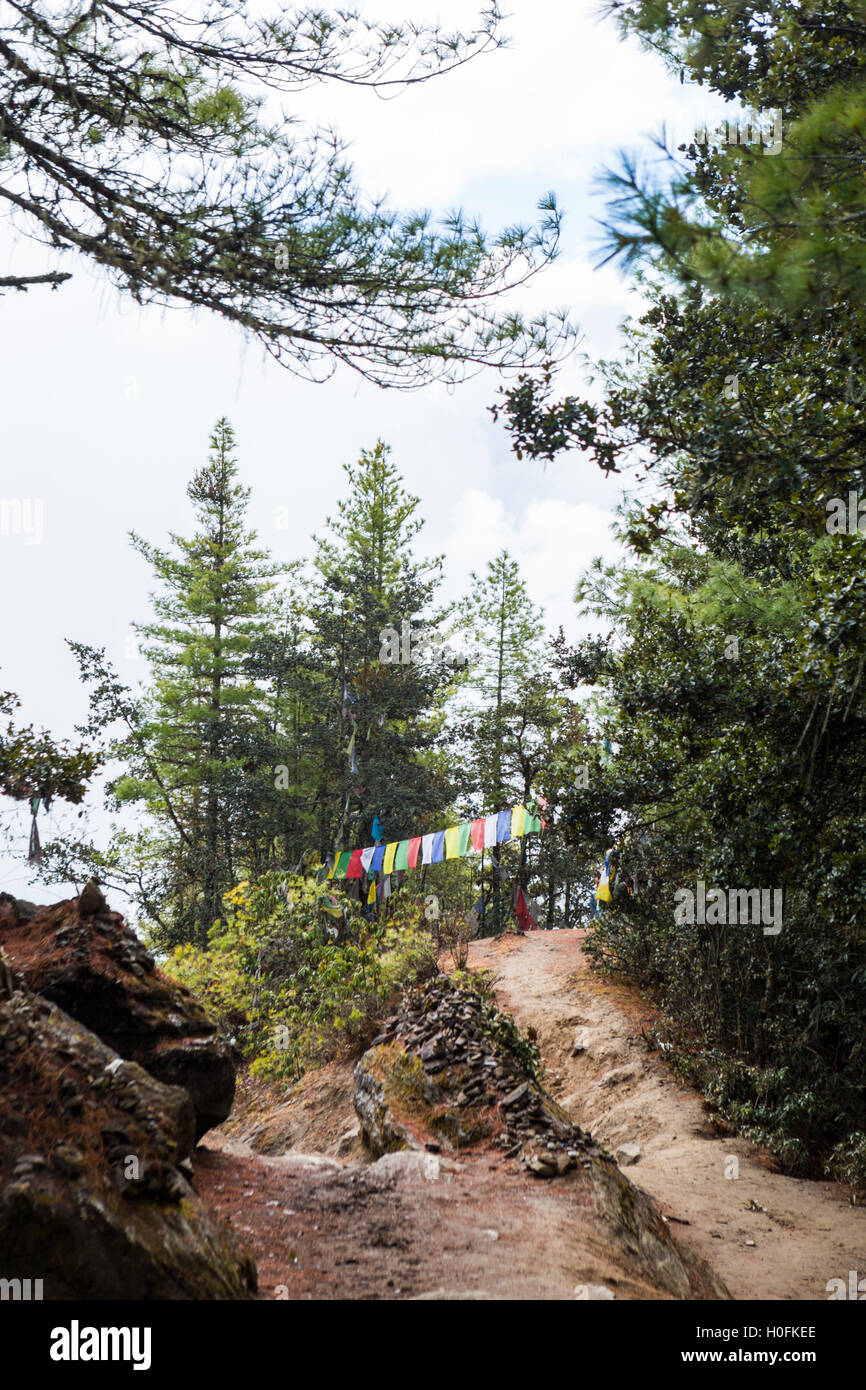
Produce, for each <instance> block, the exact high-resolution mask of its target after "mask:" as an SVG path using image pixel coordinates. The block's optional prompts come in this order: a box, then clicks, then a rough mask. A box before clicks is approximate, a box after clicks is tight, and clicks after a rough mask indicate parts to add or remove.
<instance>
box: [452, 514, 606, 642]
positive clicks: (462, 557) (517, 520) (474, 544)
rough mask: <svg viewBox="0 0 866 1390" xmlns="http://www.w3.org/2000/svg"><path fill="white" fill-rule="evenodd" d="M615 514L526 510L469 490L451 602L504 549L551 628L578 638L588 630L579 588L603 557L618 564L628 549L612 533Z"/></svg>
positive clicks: (456, 531)
mask: <svg viewBox="0 0 866 1390" xmlns="http://www.w3.org/2000/svg"><path fill="white" fill-rule="evenodd" d="M611 520H612V513H611V512H610V511H608V510H605V509H604V508H602V507H597V506H593V505H591V504H589V503H586V502H574V503H570V502H564V501H562V500H561V499H559V498H544V499H542V500H539V501H531V502H528V503H526V505H525V506H524V507H523V508H522V509H520V510H519V511H516V512H512V511H509V510H508V509H507V508H506V505H505V503H504V502H503V500H502V498H500V497H495V496H493V495H492V494H491V493H489V492H485V491H484V490H482V489H480V488H467V489H466V490H465V491H464V492H463V493H462V494H461V496H460V497H459V498H458V499H457V501H456V503H455V504H454V508H453V512H452V523H451V529H450V532H449V534H448V537H447V542H446V549H447V554H448V597H449V598H456V597H458V596H459V595H460V594H462V593H465V592H466V591H467V589H468V587H469V583H470V578H469V576H470V573H471V572H472V571H473V570H474V571H475V572H476V573H479V574H483V573H484V571H485V569H486V567H487V564H488V562H489V561H490V560H492V559H493V558H494V556H496V555H498V554H499V552H500V551H501V550H507V551H508V552H509V554H510V555H511V556H512V557H513V558H514V559H515V560H517V561H518V563H519V565H520V567H521V573H522V576H523V578H524V580H525V581H526V585H527V588H528V591H529V595H530V598H531V600H532V601H533V602H534V603H537V604H539V605H540V606H541V607H542V608H543V609H544V614H545V620H546V625H547V627H548V629H549V630H550V631H555V630H556V628H557V627H559V626H560V624H561V625H562V627H563V628H564V630H565V633H566V636H567V637H569V638H571V639H572V640H573V639H574V638H575V637H576V636H577V635H579V634H580V633H582V632H584V631H587V630H588V628H587V625H586V624H585V623H582V622H579V620H578V618H577V614H576V609H575V605H574V589H575V585H576V583H577V580H578V578H579V577H580V575H581V573H582V572H583V571H584V570H585V569H586V567H587V566H588V565H589V563H590V561H591V560H592V559H593V558H594V557H595V556H596V555H601V556H603V557H604V558H605V559H607V560H614V559H616V558H618V557H620V556H621V555H622V551H621V549H620V547H619V546H618V544H617V542H616V541H615V539H614V537H613V536H612V535H611V533H610V529H609V527H610V522H611Z"/></svg>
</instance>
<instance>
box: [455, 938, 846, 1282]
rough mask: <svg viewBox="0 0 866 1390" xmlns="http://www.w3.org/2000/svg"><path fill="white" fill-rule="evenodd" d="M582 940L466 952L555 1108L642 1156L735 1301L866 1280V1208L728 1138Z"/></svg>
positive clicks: (677, 1220)
mask: <svg viewBox="0 0 866 1390" xmlns="http://www.w3.org/2000/svg"><path fill="white" fill-rule="evenodd" d="M581 941H582V934H581V933H578V932H571V931H567V932H538V933H535V932H533V933H531V934H530V935H528V936H526V937H525V938H508V937H506V938H503V939H502V940H501V941H498V942H492V941H489V942H488V941H485V942H479V943H477V944H476V945H474V946H473V948H472V958H471V963H472V964H473V965H474V966H484V967H487V968H488V969H491V970H493V971H495V973H496V975H497V976H498V977H499V985H498V988H497V997H498V999H499V1002H500V1004H501V1006H502V1007H503V1008H505V1009H507V1010H508V1011H510V1012H511V1013H513V1014H514V1016H515V1018H516V1019H517V1021H518V1022H519V1023H520V1024H521V1025H522V1026H523V1027H524V1028H525V1027H528V1026H529V1025H532V1026H533V1027H535V1029H536V1030H537V1032H538V1034H539V1043H540V1045H541V1049H542V1053H543V1056H544V1060H545V1064H546V1066H547V1067H548V1070H549V1073H550V1075H548V1077H547V1079H546V1084H547V1086H548V1089H549V1090H551V1092H552V1093H553V1094H554V1095H555V1096H556V1098H557V1099H558V1100H559V1102H560V1104H561V1105H562V1106H563V1107H564V1108H565V1109H566V1110H567V1111H568V1113H569V1114H570V1115H571V1116H572V1118H573V1119H575V1120H576V1121H577V1122H578V1123H579V1124H581V1125H583V1126H584V1128H585V1129H588V1130H590V1131H591V1132H592V1134H593V1136H594V1138H596V1139H597V1140H598V1141H599V1142H600V1143H602V1144H603V1145H605V1147H607V1148H608V1149H610V1150H611V1151H614V1150H616V1149H617V1147H618V1146H619V1145H623V1144H629V1145H631V1144H635V1145H637V1146H638V1148H639V1150H640V1156H639V1157H638V1159H637V1161H636V1162H635V1163H634V1164H633V1165H630V1166H628V1167H627V1168H626V1169H625V1171H627V1172H628V1175H629V1177H630V1178H631V1179H632V1181H633V1182H635V1183H636V1184H637V1185H638V1186H639V1187H641V1188H643V1190H644V1191H645V1192H647V1193H649V1194H650V1196H652V1197H654V1198H655V1199H656V1201H657V1202H658V1203H659V1204H660V1206H661V1209H662V1212H663V1213H664V1214H665V1215H666V1216H668V1218H669V1220H670V1222H671V1225H672V1227H673V1228H674V1229H676V1232H677V1236H678V1238H679V1240H680V1242H681V1243H682V1244H684V1245H687V1246H688V1247H690V1248H691V1249H692V1250H694V1251H695V1252H696V1253H698V1254H700V1255H702V1256H703V1257H704V1259H706V1260H707V1262H708V1263H709V1264H710V1265H711V1266H712V1268H713V1269H714V1270H715V1271H716V1272H717V1273H718V1274H719V1275H720V1276H721V1278H722V1279H723V1280H724V1282H725V1284H726V1285H727V1287H728V1288H729V1289H730V1291H731V1293H732V1294H733V1296H734V1298H758V1299H816V1300H817V1299H826V1298H827V1297H828V1293H827V1288H826V1285H827V1283H828V1281H829V1280H831V1279H834V1278H841V1279H844V1280H846V1282H847V1279H848V1271H849V1270H852V1269H856V1270H859V1271H860V1276H861V1277H862V1276H863V1275H864V1274H866V1208H863V1207H859V1206H852V1205H851V1203H850V1200H849V1197H848V1194H847V1193H846V1191H845V1190H844V1189H843V1188H842V1187H840V1186H839V1185H838V1184H835V1183H823V1182H809V1181H805V1180H798V1179H796V1178H791V1177H787V1176H784V1175H783V1174H780V1173H777V1172H774V1171H773V1164H772V1160H771V1159H770V1158H769V1156H768V1155H766V1154H764V1153H763V1152H762V1151H761V1150H759V1149H757V1148H756V1147H755V1145H753V1144H750V1143H748V1142H747V1141H746V1140H743V1139H737V1138H731V1137H730V1136H727V1137H720V1136H719V1135H718V1134H717V1133H716V1131H715V1129H714V1128H713V1127H712V1125H711V1123H710V1122H709V1119H708V1115H707V1110H706V1108H705V1106H704V1103H703V1101H702V1100H701V1098H700V1096H698V1095H697V1094H696V1093H695V1092H694V1091H693V1090H692V1089H691V1088H690V1087H688V1086H686V1085H685V1084H684V1083H682V1082H680V1081H679V1080H678V1079H677V1078H676V1077H675V1076H674V1075H673V1074H672V1072H671V1071H670V1069H669V1068H668V1067H666V1066H665V1065H664V1063H663V1062H662V1060H661V1059H660V1058H659V1057H658V1055H657V1054H653V1053H650V1052H648V1050H647V1047H646V1044H645V1043H644V1041H643V1038H642V1036H641V1028H642V1027H643V1026H644V1024H645V1023H647V1022H648V1021H649V1019H650V1012H651V1011H650V1009H649V1008H648V1006H647V1005H646V1004H645V1003H644V1001H642V1000H641V998H640V996H639V995H637V994H636V992H634V991H631V990H629V989H627V988H624V987H622V986H618V985H614V984H611V983H609V982H607V981H605V980H603V979H602V978H600V977H599V975H598V974H597V973H596V972H594V971H592V970H590V967H589V963H588V961H587V958H586V957H585V956H584V954H583V951H582V950H581ZM576 1049H577V1050H576Z"/></svg>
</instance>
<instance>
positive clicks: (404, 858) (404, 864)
mask: <svg viewBox="0 0 866 1390" xmlns="http://www.w3.org/2000/svg"><path fill="white" fill-rule="evenodd" d="M408 867H409V841H408V840H400V841H399V843H398V845H397V853H396V854H395V855H394V868H395V869H408Z"/></svg>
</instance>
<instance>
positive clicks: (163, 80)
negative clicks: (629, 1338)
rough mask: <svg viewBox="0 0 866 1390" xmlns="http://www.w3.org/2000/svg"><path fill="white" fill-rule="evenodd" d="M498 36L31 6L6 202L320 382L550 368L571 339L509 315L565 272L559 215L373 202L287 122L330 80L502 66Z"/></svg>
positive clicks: (0, 132)
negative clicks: (513, 297)
mask: <svg viewBox="0 0 866 1390" xmlns="http://www.w3.org/2000/svg"><path fill="white" fill-rule="evenodd" d="M500 28H501V15H500V14H499V11H498V10H497V8H496V6H495V5H494V6H492V7H490V8H489V9H488V10H487V11H486V12H485V13H483V14H482V15H481V16H480V20H479V24H478V26H477V27H476V28H475V29H474V30H472V31H470V32H469V33H461V32H457V33H454V32H450V31H446V30H443V29H442V28H440V27H439V26H438V25H435V24H432V25H431V24H419V23H416V22H415V21H414V20H405V21H402V22H397V23H392V22H387V23H377V22H376V21H375V20H372V19H369V18H366V17H361V16H360V15H359V14H358V13H357V12H356V11H353V10H348V9H344V10H340V11H337V12H336V13H334V14H330V13H328V12H326V11H322V10H319V9H304V8H301V9H298V10H293V9H292V8H291V7H286V6H284V5H282V4H280V3H278V4H276V5H274V6H269V7H266V11H265V12H261V13H256V14H255V15H252V14H250V13H249V7H248V6H247V5H246V4H245V0H218V3H215V4H210V5H206V6H204V7H202V8H201V9H200V10H195V11H191V12H190V13H186V12H185V11H184V10H182V9H181V10H178V8H177V7H175V6H173V5H172V4H171V3H170V0H124V3H123V4H122V5H101V4H91V3H90V0H70V3H68V4H65V5H63V6H62V7H60V10H58V7H57V5H56V4H53V3H51V0H22V3H21V4H18V5H16V6H14V7H12V8H11V9H10V10H9V11H8V12H6V11H4V14H3V16H2V17H0V45H2V52H3V68H2V73H0V109H2V112H3V119H2V129H0V174H2V178H0V198H2V199H3V202H4V206H5V208H6V211H7V213H8V214H9V215H10V216H11V218H12V219H13V220H14V223H15V227H16V230H17V231H19V232H20V233H21V234H22V235H24V236H29V237H31V238H34V239H36V240H38V241H41V242H43V243H44V244H46V245H48V246H50V247H54V248H57V249H59V250H66V251H73V252H78V253H83V254H84V255H85V256H87V257H89V258H90V259H91V260H92V261H95V262H96V263H97V264H98V265H100V266H102V267H103V268H104V269H105V270H106V271H107V273H108V275H109V276H110V277H111V279H112V281H113V282H114V283H115V284H116V285H117V286H118V287H119V288H121V289H122V290H123V291H125V292H126V293H128V294H129V295H130V296H131V297H132V299H133V300H135V301H136V302H137V303H139V304H145V303H155V304H161V305H166V304H169V303H174V304H180V305H187V306H194V307H197V308H203V309H207V310H209V311H210V312H212V313H216V314H219V315H221V316H222V317H223V318H225V319H227V320H228V321H229V322H231V323H233V324H235V325H237V326H238V327H239V328H240V329H241V331H242V332H244V333H245V334H247V335H249V336H251V337H253V338H255V339H256V340H257V341H258V342H259V343H260V344H261V345H262V346H263V347H264V348H265V349H266V351H267V352H268V353H269V354H270V355H271V356H272V357H273V358H275V359H276V360H277V361H279V362H281V363H284V364H286V365H287V366H289V367H290V368H291V369H292V370H293V371H295V372H296V373H298V374H299V375H302V376H304V377H307V378H312V379H323V378H325V377H327V376H329V375H330V374H331V373H332V372H333V371H334V369H335V367H336V365H337V363H344V364H347V365H349V366H350V367H352V368H353V369H354V370H356V371H357V372H358V373H360V374H361V375H362V376H364V377H367V378H369V379H371V380H373V381H376V382H378V383H379V384H381V385H397V386H402V387H413V386H418V385H421V384H423V383H425V382H427V381H430V380H432V379H436V378H445V379H447V380H455V379H457V378H460V377H461V376H465V375H466V374H467V373H468V372H469V371H471V370H472V368H473V367H477V366H479V365H481V364H492V365H508V364H516V363H520V362H529V363H533V364H537V363H538V362H539V361H541V360H542V359H543V358H545V357H547V356H548V355H549V353H550V352H558V351H559V350H560V348H561V347H567V345H568V343H569V342H570V341H571V339H572V337H573V329H572V328H571V327H570V325H568V323H567V322H566V321H565V320H564V317H563V316H560V315H557V314H552V315H550V316H544V315H540V316H527V317H523V316H521V315H520V314H518V313H515V312H514V310H513V309H512V310H510V311H509V312H507V313H504V312H502V311H501V310H500V309H499V307H498V303H497V300H498V296H499V295H500V294H501V293H502V292H504V291H506V290H508V289H510V288H512V287H514V286H517V285H520V284H522V283H524V282H525V281H526V280H527V279H528V278H530V277H531V276H532V275H533V274H534V273H535V272H536V271H537V270H538V269H540V268H541V267H542V266H544V265H546V264H548V263H549V262H550V260H551V259H552V258H553V257H554V256H555V255H556V252H557V249H558V243H559V235H560V225H561V215H560V212H559V210H558V208H557V206H556V202H555V200H554V198H553V196H552V195H551V194H547V195H545V196H544V197H543V198H542V199H541V200H540V202H539V212H540V216H539V218H538V222H537V225H535V226H532V227H527V226H514V225H512V226H507V227H505V228H504V229H503V230H502V231H501V232H500V233H499V234H494V235H492V236H490V235H487V234H486V233H485V232H484V231H483V230H482V229H481V228H480V226H479V225H478V223H477V222H476V221H474V220H472V219H470V218H467V217H466V216H465V215H464V214H463V213H462V212H460V211H457V212H453V213H451V214H449V216H448V217H447V218H445V219H444V220H443V222H442V223H441V224H440V225H436V224H435V223H434V222H433V219H432V217H431V215H430V214H429V213H428V212H425V211H420V212H419V211H406V212H403V211H400V210H397V209H393V208H388V207H386V206H385V205H384V204H383V203H382V202H381V201H380V200H375V199H372V198H370V197H368V196H367V195H365V194H364V193H363V191H362V190H361V189H359V188H358V186H357V183H356V181H355V178H354V174H353V170H352V167H351V165H350V164H349V162H348V160H347V157H346V152H345V147H344V145H343V144H342V143H341V141H340V140H339V138H338V137H337V136H336V135H335V134H334V132H333V131H332V130H331V129H328V128H324V129H316V128H314V127H307V128H304V129H302V128H301V126H300V122H299V119H298V116H297V114H296V113H294V112H292V110H291V109H290V107H289V109H282V107H283V106H284V104H285V103H286V101H289V102H290V101H292V100H294V99H295V98H296V96H297V94H298V93H299V92H302V91H303V90H304V89H305V88H307V87H309V86H311V85H317V84H325V83H329V82H330V83H335V84H338V85H342V84H350V85H353V86H367V87H372V88H374V89H376V90H380V91H382V93H383V94H385V93H388V94H390V95H395V94H396V93H397V91H398V90H399V89H400V88H401V87H404V86H406V85H408V84H416V83H419V82H424V81H427V80H428V79H430V78H433V77H436V76H437V75H441V74H443V73H446V72H448V71H449V70H452V69H455V68H459V67H462V65H463V64H464V63H465V62H468V61H470V60H471V59H472V58H473V57H475V56H477V55H480V54H483V53H484V52H485V51H486V50H488V49H495V48H497V47H499V45H500V43H501V42H502V37H501V33H500ZM274 97H275V98H276V101H274V100H273V99H271V98H274ZM69 278H70V272H69V271H66V270H51V271H49V272H47V273H46V274H43V275H32V276H28V275H12V276H4V277H2V281H0V283H2V285H3V286H10V285H11V286H14V287H16V288H19V289H26V288H27V287H28V286H29V285H31V284H36V283H40V282H41V283H50V284H53V285H55V286H56V285H58V284H61V283H62V282H64V281H66V280H68V279H69Z"/></svg>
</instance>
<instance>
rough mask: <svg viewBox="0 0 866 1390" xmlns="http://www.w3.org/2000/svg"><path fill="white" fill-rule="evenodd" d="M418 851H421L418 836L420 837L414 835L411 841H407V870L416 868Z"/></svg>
mask: <svg viewBox="0 0 866 1390" xmlns="http://www.w3.org/2000/svg"><path fill="white" fill-rule="evenodd" d="M420 849H421V836H420V835H415V836H414V837H413V839H411V840H410V841H409V855H408V859H409V868H410V869H414V868H416V867H417V864H418V853H419V851H420Z"/></svg>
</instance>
